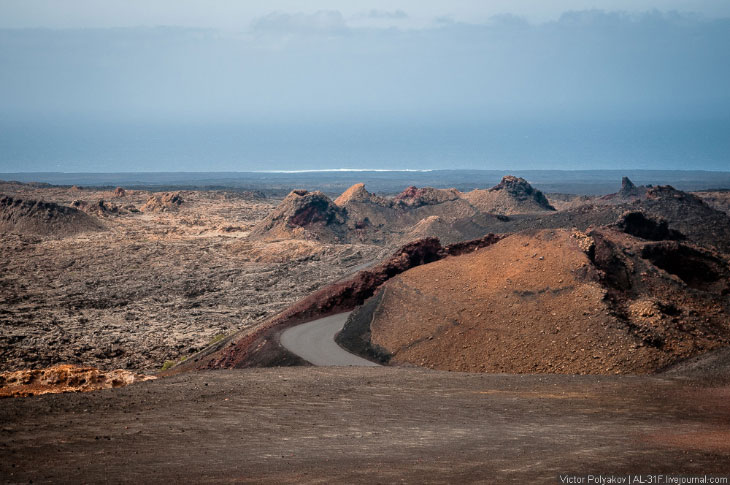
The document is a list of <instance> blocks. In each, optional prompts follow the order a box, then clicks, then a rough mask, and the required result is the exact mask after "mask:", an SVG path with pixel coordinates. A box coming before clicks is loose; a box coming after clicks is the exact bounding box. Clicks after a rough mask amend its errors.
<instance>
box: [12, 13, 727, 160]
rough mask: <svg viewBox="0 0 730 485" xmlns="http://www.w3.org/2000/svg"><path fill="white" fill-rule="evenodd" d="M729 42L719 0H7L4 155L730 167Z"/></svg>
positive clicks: (21, 157) (15, 157)
mask: <svg viewBox="0 0 730 485" xmlns="http://www.w3.org/2000/svg"><path fill="white" fill-rule="evenodd" d="M728 45H730V2H726V1H707V0H705V1H700V0H696V1H678V0H661V1H659V0H634V1H623V0H614V1H611V2H606V1H590V0H584V1H578V0H558V1H551V2H545V1H525V0H523V1H520V0H517V1H491V2H487V1H467V0H452V1H449V2H444V1H439V2H436V1H428V0H421V1H415V0H401V1H376V0H371V1H348V2H343V1H334V0H315V1H307V2H301V1H299V2H296V1H284V0H271V1H266V2H253V1H233V0H208V1H199V0H195V1H193V0H152V1H151V0H146V1H138V0H124V1H120V0H105V1H99V0H64V1H63V2H60V1H57V0H18V1H9V0H0V172H12V171H21V169H26V170H32V171H36V170H37V171H44V170H61V171H66V170H78V171H94V170H98V171H116V170H121V169H133V170H155V169H158V170H173V169H175V168H180V167H182V169H187V170H194V169H199V170H201V171H205V170H239V169H240V170H250V169H256V168H261V167H262V166H263V167H270V168H271V169H282V170H284V169H287V170H288V169H299V168H342V167H345V166H351V167H352V168H385V167H386V166H387V167H392V166H396V167H401V168H412V169H413V168H442V167H443V168H478V167H480V166H484V168H509V167H508V165H509V166H512V165H517V167H515V168H549V167H553V166H554V167H555V168H571V167H573V168H585V167H581V165H582V164H585V163H588V162H581V160H590V162H589V163H591V164H592V165H591V167H590V168H614V167H616V165H617V164H618V165H621V164H623V165H625V166H627V167H628V168H651V167H655V168H665V167H666V168H679V167H680V166H682V165H686V164H687V163H688V162H686V161H684V162H683V161H682V159H680V158H678V157H677V156H676V154H677V153H682V154H683V155H682V156H685V154H686V157H685V158H684V160H687V157H689V159H691V160H693V161H692V162H691V163H692V164H693V165H695V166H693V167H688V168H707V169H713V170H719V169H727V168H728V167H730V161H729V160H730V154H729V153H728V142H727V141H726V140H727V139H728V138H730V133H729V132H728V130H727V127H728V126H730V123H729V122H728V121H729V120H730V88H728V86H730V49H728V48H727V46H728ZM622 130H623V131H622ZM637 133H642V134H643V135H642V136H641V137H639V138H638V139H637V136H636V134H637ZM577 134H580V136H577ZM524 139H531V140H538V142H535V144H534V145H535V146H534V148H533V149H532V151H530V150H526V149H525V147H524V146H522V145H524V141H522V140H524ZM551 140H552V141H551ZM591 140H594V141H591ZM437 141H439V144H438V145H437V144H436V143H437ZM679 143H682V145H681V146H680V145H678V144H679ZM373 144H377V145H378V146H377V147H373V146H372V145H373ZM618 144H622V145H624V146H623V147H617V146H616V145H618ZM130 145H134V146H133V147H131V146H130ZM579 145H580V146H579ZM180 147H185V148H180ZM660 148H661V149H660ZM517 153H519V154H520V155H519V156H517V155H515V154H517ZM206 154H210V155H209V156H206ZM546 154H550V155H549V156H548V155H546ZM672 154H674V156H672ZM419 160H423V162H422V163H423V164H426V163H427V164H428V166H419ZM500 164H501V165H500ZM698 164H699V165H698ZM486 165H489V166H486ZM496 165H500V166H498V167H497V166H496Z"/></svg>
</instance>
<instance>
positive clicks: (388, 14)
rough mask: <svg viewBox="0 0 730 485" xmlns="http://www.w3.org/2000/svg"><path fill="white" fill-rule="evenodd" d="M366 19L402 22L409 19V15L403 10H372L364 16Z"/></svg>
mask: <svg viewBox="0 0 730 485" xmlns="http://www.w3.org/2000/svg"><path fill="white" fill-rule="evenodd" d="M364 16H365V17H367V18H370V19H388V20H402V19H407V18H408V14H407V13H405V12H404V11H403V10H400V9H398V10H391V11H389V10H378V9H372V10H370V11H368V12H367V13H365V14H364Z"/></svg>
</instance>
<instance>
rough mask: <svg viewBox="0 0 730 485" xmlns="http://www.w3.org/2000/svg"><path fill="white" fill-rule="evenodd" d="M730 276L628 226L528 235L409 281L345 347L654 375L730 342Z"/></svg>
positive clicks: (362, 312) (376, 301) (499, 364)
mask: <svg viewBox="0 0 730 485" xmlns="http://www.w3.org/2000/svg"><path fill="white" fill-rule="evenodd" d="M729 273H730V272H729V271H728V264H727V261H725V260H724V259H723V258H722V257H720V256H719V255H718V254H716V253H712V252H710V251H707V250H704V249H701V248H699V247H696V246H692V245H688V244H685V243H682V242H678V241H673V240H668V241H650V240H646V239H640V238H637V237H635V236H632V235H630V234H626V233H624V232H622V231H621V230H620V228H619V227H604V228H600V229H596V230H594V231H592V232H590V233H589V234H582V233H578V232H575V231H571V230H564V229H557V230H543V231H540V232H530V231H528V232H524V233H520V234H515V235H512V236H509V237H507V238H505V239H503V240H502V241H500V242H498V243H497V244H494V245H492V246H490V247H487V248H484V249H480V250H478V251H476V252H473V253H471V254H466V255H463V256H459V257H449V258H446V259H442V260H440V261H438V262H435V263H432V264H428V265H424V266H419V267H417V268H413V269H411V270H409V271H406V272H405V273H402V274H401V275H398V276H397V277H395V278H393V279H392V280H390V281H389V282H387V283H386V284H385V285H384V286H383V287H382V288H381V289H380V290H379V292H378V293H377V294H376V295H375V296H374V297H373V298H371V299H370V300H369V301H368V302H366V304H365V305H364V306H363V307H361V308H360V309H359V310H357V311H356V312H355V313H354V314H353V315H352V317H351V318H350V321H349V322H348V323H347V325H346V327H345V330H344V331H343V332H342V334H341V336H340V337H339V339H340V342H341V343H343V344H345V345H347V346H349V347H350V348H354V349H356V350H360V351H367V352H369V353H371V354H374V355H376V356H379V357H381V358H383V359H385V360H388V359H389V360H390V362H391V363H396V364H405V363H409V364H416V365H421V366H426V367H431V368H436V369H445V370H459V371H482V372H518V373H525V372H558V373H577V374H582V373H597V374H607V373H647V372H654V371H656V370H659V369H662V368H663V367H665V366H667V365H670V364H672V363H674V362H676V361H678V360H680V359H683V358H686V357H690V356H693V355H696V354H699V353H702V352H704V351H706V350H709V349H713V348H716V347H719V346H725V345H728V344H729V343H730V318H728V317H729V316H730V312H729V311H728V310H729V308H728V307H729V306H730V305H729V301H728V300H729V299H728V296H727V295H728V274H729Z"/></svg>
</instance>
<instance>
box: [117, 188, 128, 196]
mask: <svg viewBox="0 0 730 485" xmlns="http://www.w3.org/2000/svg"><path fill="white" fill-rule="evenodd" d="M126 196H127V191H126V190H124V189H123V188H122V187H117V188H116V189H114V197H126Z"/></svg>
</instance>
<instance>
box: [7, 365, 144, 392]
mask: <svg viewBox="0 0 730 485" xmlns="http://www.w3.org/2000/svg"><path fill="white" fill-rule="evenodd" d="M151 379H155V377H154V376H146V375H142V374H135V373H134V372H130V371H128V370H122V369H116V370H112V371H101V370H99V369H96V368H94V367H82V366H75V365H57V366H54V367H48V368H46V369H32V370H21V371H13V372H3V373H1V374H0V397H10V396H13V397H28V396H38V395H41V394H57V393H61V392H88V391H96V390H99V389H111V388H117V387H123V386H127V385H129V384H133V383H135V382H143V381H149V380H151Z"/></svg>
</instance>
